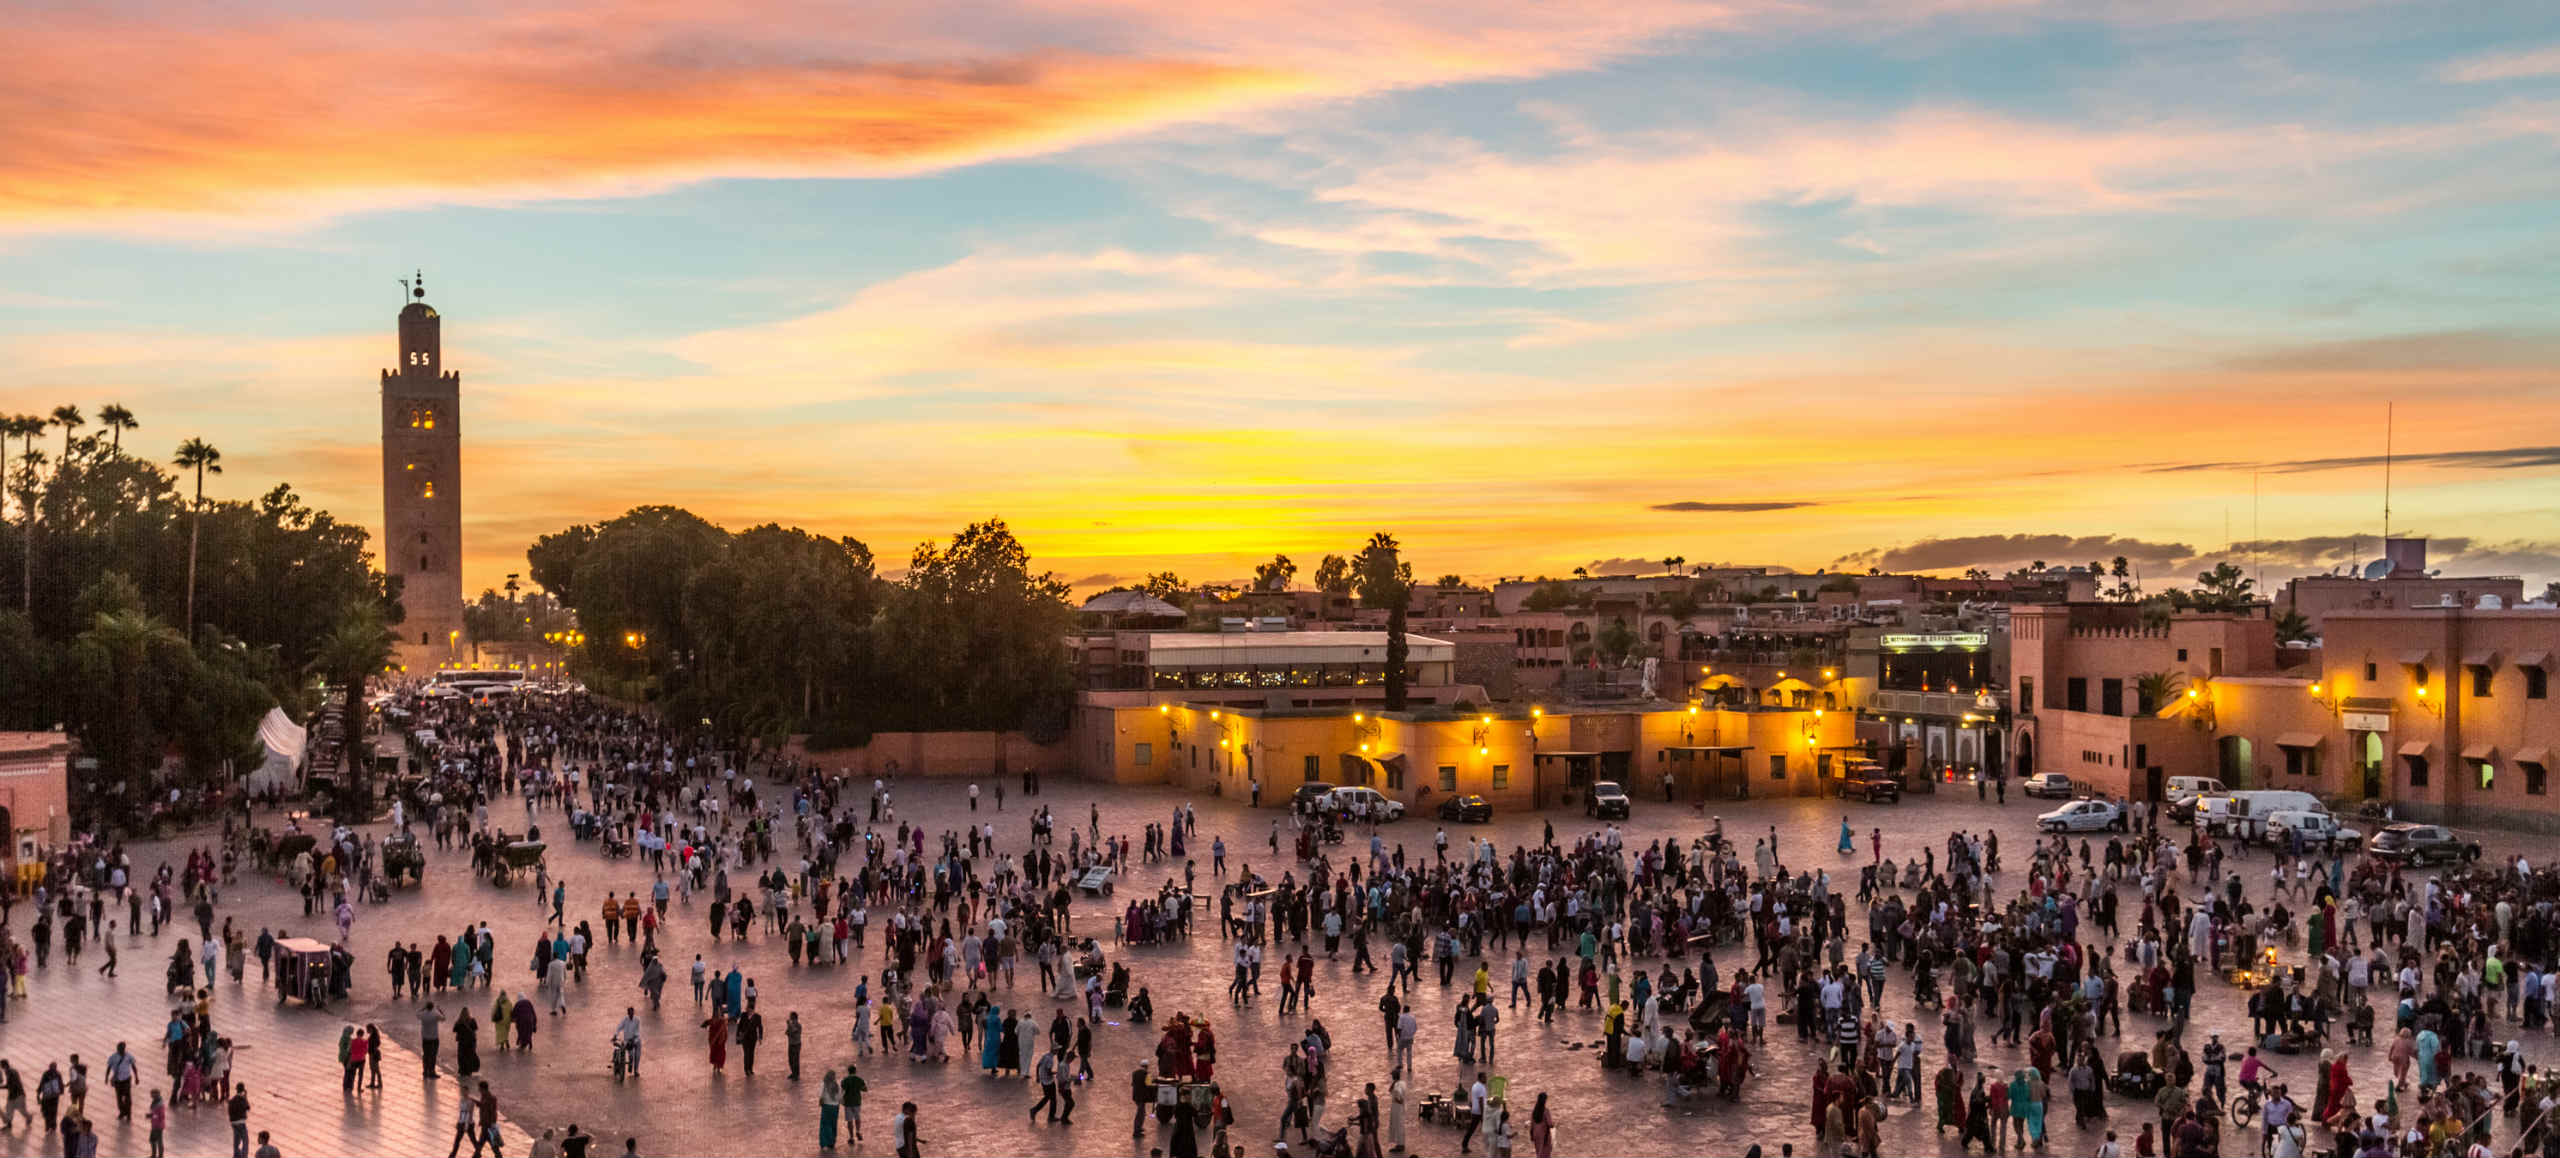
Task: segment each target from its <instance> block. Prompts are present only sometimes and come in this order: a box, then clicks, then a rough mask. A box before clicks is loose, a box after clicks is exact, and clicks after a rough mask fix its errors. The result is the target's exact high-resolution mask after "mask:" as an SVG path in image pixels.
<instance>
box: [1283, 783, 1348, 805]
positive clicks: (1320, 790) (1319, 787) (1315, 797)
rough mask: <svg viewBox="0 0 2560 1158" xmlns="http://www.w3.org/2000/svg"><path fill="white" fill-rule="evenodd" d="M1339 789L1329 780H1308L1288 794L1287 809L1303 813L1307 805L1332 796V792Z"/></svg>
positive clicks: (1337, 785)
mask: <svg viewBox="0 0 2560 1158" xmlns="http://www.w3.org/2000/svg"><path fill="white" fill-rule="evenodd" d="M1339 787H1341V785H1339V784H1336V783H1334V782H1333V781H1330V780H1309V781H1307V782H1306V783H1304V784H1301V785H1299V786H1298V790H1297V791H1296V792H1292V793H1290V794H1289V807H1290V808H1291V809H1294V810H1296V811H1299V812H1304V811H1306V810H1307V806H1308V805H1310V804H1313V803H1315V802H1316V801H1319V800H1322V799H1324V798H1325V797H1327V796H1331V795H1333V790H1334V789H1336V788H1339Z"/></svg>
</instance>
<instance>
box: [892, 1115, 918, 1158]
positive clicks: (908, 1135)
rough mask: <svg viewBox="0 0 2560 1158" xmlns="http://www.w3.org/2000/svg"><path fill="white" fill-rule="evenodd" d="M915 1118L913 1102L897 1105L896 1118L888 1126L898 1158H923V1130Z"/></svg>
mask: <svg viewBox="0 0 2560 1158" xmlns="http://www.w3.org/2000/svg"><path fill="white" fill-rule="evenodd" d="M917 1117H918V1115H917V1114H916V1104H915V1103H914V1102H900V1103H898V1116H897V1118H896V1119H894V1120H892V1121H891V1122H890V1124H889V1125H890V1133H891V1134H892V1135H893V1136H894V1137H895V1138H896V1139H897V1145H898V1158H924V1128H923V1126H922V1125H920V1124H919V1123H918V1122H917Z"/></svg>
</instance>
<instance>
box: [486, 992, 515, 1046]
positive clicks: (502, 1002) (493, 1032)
mask: <svg viewBox="0 0 2560 1158" xmlns="http://www.w3.org/2000/svg"><path fill="white" fill-rule="evenodd" d="M515 1015H516V1003H515V999H514V998H511V997H509V996H507V991H506V990H504V989H501V990H499V991H498V995H497V996H496V997H494V998H491V999H490V1001H489V1040H491V1041H494V1042H496V1043H498V1048H499V1049H505V1048H507V1041H508V1039H509V1038H510V1037H511V1036H512V1035H510V1034H509V1033H508V1032H507V1023H508V1022H510V1021H512V1020H514V1019H515Z"/></svg>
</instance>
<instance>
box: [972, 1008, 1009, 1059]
mask: <svg viewBox="0 0 2560 1158" xmlns="http://www.w3.org/2000/svg"><path fill="white" fill-rule="evenodd" d="M982 1030H983V1032H981V1033H979V1035H978V1068H980V1069H983V1070H985V1071H987V1076H989V1077H993V1076H995V1072H996V1067H997V1066H998V1065H1000V1064H1002V1062H1001V1060H1000V1059H1001V1052H1002V1050H1003V1049H1004V1011H1002V1010H1000V1009H998V1008H996V1007H995V1006H994V1005H989V1006H987V1016H986V1022H985V1024H984V1026H983V1027H982Z"/></svg>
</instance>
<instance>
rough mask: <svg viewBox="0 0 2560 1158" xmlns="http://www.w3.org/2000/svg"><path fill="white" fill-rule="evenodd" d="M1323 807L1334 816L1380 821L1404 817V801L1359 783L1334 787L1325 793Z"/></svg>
mask: <svg viewBox="0 0 2560 1158" xmlns="http://www.w3.org/2000/svg"><path fill="white" fill-rule="evenodd" d="M1324 809H1325V811H1327V812H1330V813H1333V814H1334V815H1336V816H1348V817H1351V818H1353V819H1365V820H1381V821H1385V820H1402V819H1404V801H1401V800H1397V799H1395V798H1393V797H1391V796H1388V795H1387V794H1386V793H1384V792H1380V791H1378V790H1377V789H1375V788H1364V787H1361V786H1359V785H1353V786H1351V787H1348V788H1336V789H1334V790H1333V791H1332V792H1330V793H1327V794H1326V795H1325V798H1324Z"/></svg>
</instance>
